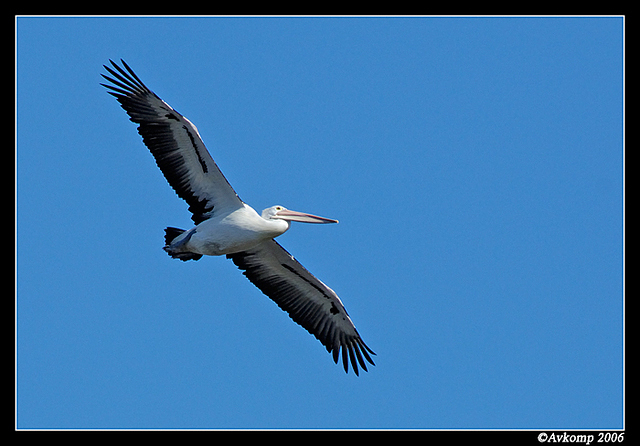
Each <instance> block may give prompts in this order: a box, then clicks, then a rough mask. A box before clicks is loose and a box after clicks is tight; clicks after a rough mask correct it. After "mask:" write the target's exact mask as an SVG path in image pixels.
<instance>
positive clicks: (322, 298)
mask: <svg viewBox="0 0 640 446" xmlns="http://www.w3.org/2000/svg"><path fill="white" fill-rule="evenodd" d="M227 258H229V259H231V260H233V263H235V264H236V266H238V267H239V268H240V269H241V270H243V271H244V273H243V274H244V275H245V276H246V277H247V278H248V279H249V280H250V281H251V282H252V283H253V284H254V285H255V286H257V287H258V288H259V289H260V291H262V292H263V293H264V294H266V295H267V296H269V297H270V298H271V299H272V300H273V301H274V302H275V303H276V304H277V305H278V306H279V307H280V308H281V309H283V310H284V311H286V312H287V313H288V314H289V316H290V317H291V319H293V320H294V321H295V322H297V323H298V324H300V325H301V326H302V327H304V328H305V329H306V330H307V331H308V332H309V333H311V334H312V335H314V336H315V337H316V338H317V339H318V340H319V341H320V342H321V343H322V344H323V345H324V346H325V347H326V349H327V351H328V352H329V353H332V355H333V360H334V362H335V363H336V364H337V363H338V359H339V357H340V350H342V364H343V366H344V370H345V372H347V373H348V371H349V363H351V366H352V368H353V371H354V372H355V374H356V375H358V374H359V373H358V364H359V365H360V367H362V369H363V370H365V371H367V364H366V363H367V362H369V363H370V364H372V365H375V364H374V362H373V360H372V359H371V356H369V353H371V354H372V355H375V353H374V352H373V351H372V350H371V349H370V348H369V347H368V346H367V345H366V344H365V343H364V341H363V340H362V338H361V337H360V334H359V333H358V331H357V330H356V327H355V326H354V325H353V322H352V321H351V319H350V318H349V315H348V314H347V311H346V310H345V308H344V306H343V305H342V302H341V301H340V298H338V296H337V295H336V293H335V292H334V291H333V290H332V289H331V288H329V287H327V286H326V285H325V284H324V283H322V282H321V281H320V280H318V279H317V278H316V277H315V276H313V275H312V274H311V273H310V272H309V271H307V270H306V269H305V268H304V267H303V266H302V265H301V264H300V263H299V262H298V261H297V260H295V259H294V258H293V256H291V254H289V253H288V252H287V251H286V250H285V249H284V248H283V247H282V246H280V245H279V244H278V243H277V242H276V241H275V240H268V241H266V242H263V243H261V244H260V245H258V246H257V247H255V248H253V249H250V250H248V251H243V252H239V253H236V254H229V255H227ZM365 360H366V361H365Z"/></svg>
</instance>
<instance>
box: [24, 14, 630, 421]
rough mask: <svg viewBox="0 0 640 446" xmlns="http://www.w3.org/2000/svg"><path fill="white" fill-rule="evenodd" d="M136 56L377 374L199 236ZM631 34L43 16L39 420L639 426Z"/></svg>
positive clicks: (37, 204)
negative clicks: (284, 218)
mask: <svg viewBox="0 0 640 446" xmlns="http://www.w3.org/2000/svg"><path fill="white" fill-rule="evenodd" d="M110 58H111V59H114V60H119V58H123V59H124V60H125V61H127V63H128V64H129V65H130V66H131V67H132V68H133V69H134V70H135V71H136V73H137V74H138V76H140V78H141V79H142V80H143V81H144V82H145V83H146V84H147V85H148V86H149V87H150V88H151V89H152V90H153V91H154V92H156V93H157V94H158V95H159V96H160V97H162V98H163V99H164V100H165V101H167V102H168V103H169V104H171V105H172V106H173V107H174V108H175V109H176V110H177V111H179V112H180V113H182V114H183V115H185V116H186V117H188V118H189V119H190V120H191V121H192V122H193V123H194V124H195V125H196V126H198V129H199V130H200V134H201V135H202V138H203V139H204V141H205V143H206V144H207V147H208V148H209V151H210V152H211V153H212V155H213V157H214V159H215V160H216V161H217V163H218V165H219V166H220V168H221V170H222V171H223V172H224V174H225V175H226V176H227V178H228V180H229V182H230V183H231V184H232V185H233V186H234V188H235V189H236V191H237V192H238V194H239V195H240V197H241V198H242V199H243V200H244V201H246V202H247V203H248V204H250V205H251V206H253V207H255V208H256V209H257V210H259V211H260V210H262V209H264V208H266V207H269V206H271V205H274V204H281V205H284V206H286V207H289V208H291V209H296V210H301V211H306V212H311V213H316V214H319V215H323V216H326V217H331V218H336V219H339V220H340V223H339V224H338V225H321V226H316V225H304V224H294V225H293V226H292V228H291V230H290V231H289V232H287V233H286V234H284V235H283V236H282V237H280V238H279V241H280V243H282V245H283V246H284V247H285V248H287V249H288V250H289V251H290V252H291V253H292V254H294V255H295V256H296V258H297V259H298V260H299V261H300V262H301V263H302V264H303V265H305V266H306V267H307V268H308V269H309V270H310V271H311V272H313V273H314V274H315V275H317V276H318V277H319V278H320V279H321V280H322V281H324V282H325V283H327V284H328V285H329V286H331V287H332V288H333V289H335V290H336V292H337V293H338V295H339V296H340V297H341V298H342V300H343V302H344V304H345V306H346V308H347V310H348V311H349V314H350V316H351V317H352V319H353V321H354V322H355V324H356V326H357V327H358V330H359V332H360V334H361V335H362V337H363V339H364V340H365V342H366V343H367V344H368V345H369V346H370V347H371V348H372V349H373V350H374V351H375V352H376V353H377V356H376V357H375V361H376V364H377V365H376V366H375V367H371V368H370V370H369V372H368V373H361V374H360V377H356V376H355V375H354V374H353V373H349V374H348V375H347V374H345V373H344V371H343V369H342V367H341V366H336V365H335V364H334V363H333V360H332V358H331V356H330V355H329V354H328V353H327V352H326V350H325V349H324V347H323V346H322V345H321V344H320V343H319V342H318V341H317V340H316V339H315V338H313V337H312V336H311V335H310V334H308V333H307V332H306V331H305V330H304V329H302V328H301V327H300V326H298V325H296V324H295V323H294V322H292V321H291V320H290V319H289V317H288V316H287V314H286V313H284V312H283V311H281V310H280V309H279V308H278V307H277V306H276V305H275V304H274V303H273V302H272V301H270V300H269V299H268V298H267V297H266V296H264V295H262V293H260V291H259V290H258V289H257V288H255V287H254V286H253V285H252V284H251V283H249V282H248V281H247V280H246V279H245V278H244V277H243V276H242V275H241V273H240V272H239V271H238V270H237V268H236V267H235V266H234V265H233V263H232V262H231V261H229V260H226V259H225V258H215V257H207V258H203V259H202V260H200V261H198V262H187V263H183V262H180V261H177V260H173V259H171V258H169V256H167V254H166V253H164V252H163V251H162V249H161V248H162V246H163V229H164V227H165V226H177V227H185V228H189V227H191V226H192V224H191V220H190V214H189V213H188V212H187V206H186V204H185V203H184V202H183V201H182V200H180V199H179V198H178V197H177V196H176V195H175V193H174V192H173V190H172V189H171V188H170V187H169V186H168V184H167V183H166V181H165V179H164V177H163V176H162V174H161V173H160V171H159V169H158V168H157V167H156V165H155V163H154V161H153V158H152V156H151V155H150V153H149V152H148V150H147V149H146V147H145V146H144V145H143V143H142V139H141V138H140V136H139V135H138V134H137V132H136V126H135V125H134V124H133V123H131V122H129V120H128V117H127V116H126V114H125V112H124V111H123V110H122V109H121V108H120V106H119V104H118V103H117V102H116V101H115V99H114V98H113V97H111V96H109V95H108V94H107V93H106V91H105V89H104V88H103V87H101V86H100V85H99V83H100V82H102V78H101V77H100V73H101V72H104V69H103V68H102V65H103V64H105V63H108V60H109V59H110ZM622 99H623V19H622V18H616V17H609V18H18V19H17V344H16V345H17V426H18V428H438V429H443V428H444V429H446V428H473V429H478V428H548V429H551V428H558V429H563V428H578V429H583V428H597V429H607V428H621V427H622V426H623V416H624V407H623V374H622V373H623V359H624V357H623V269H622V268H623V249H622V246H623V245H622V235H623V232H622V230H623V225H622V223H623V220H622V217H623V214H622V212H623V102H622Z"/></svg>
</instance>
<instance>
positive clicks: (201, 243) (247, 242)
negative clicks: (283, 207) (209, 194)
mask: <svg viewBox="0 0 640 446" xmlns="http://www.w3.org/2000/svg"><path fill="white" fill-rule="evenodd" d="M290 226H291V223H289V222H288V221H285V220H281V219H265V218H263V217H262V216H260V215H258V213H257V212H256V211H255V210H254V209H253V208H252V207H251V206H249V205H247V204H245V203H243V206H242V207H239V208H236V209H233V210H230V211H229V212H220V213H219V214H216V215H214V216H213V217H212V218H209V219H207V220H205V221H203V222H202V223H200V224H198V225H197V226H195V227H193V228H191V229H190V230H188V231H185V232H184V233H183V234H181V235H180V236H178V237H176V238H175V239H174V240H173V242H172V243H171V244H170V245H169V246H168V247H166V249H165V250H166V251H167V252H170V253H178V252H191V253H196V254H203V255H208V256H221V255H225V254H235V253H237V252H240V251H245V250H247V249H250V248H253V247H254V246H256V245H257V244H259V243H262V242H263V241H265V240H269V239H272V238H275V237H278V236H279V235H282V234H283V233H284V232H285V231H286V230H287V229H289V227H290ZM185 240H186V241H185Z"/></svg>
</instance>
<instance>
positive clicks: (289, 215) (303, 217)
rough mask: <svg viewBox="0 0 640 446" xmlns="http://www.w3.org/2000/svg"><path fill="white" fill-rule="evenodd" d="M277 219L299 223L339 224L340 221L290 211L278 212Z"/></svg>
mask: <svg viewBox="0 0 640 446" xmlns="http://www.w3.org/2000/svg"><path fill="white" fill-rule="evenodd" d="M275 217H276V218H281V219H282V220H289V221H299V222H302V223H338V220H333V219H331V218H325V217H319V216H317V215H313V214H305V213H304V212H297V211H290V210H289V209H283V210H281V211H278V212H276V215H275Z"/></svg>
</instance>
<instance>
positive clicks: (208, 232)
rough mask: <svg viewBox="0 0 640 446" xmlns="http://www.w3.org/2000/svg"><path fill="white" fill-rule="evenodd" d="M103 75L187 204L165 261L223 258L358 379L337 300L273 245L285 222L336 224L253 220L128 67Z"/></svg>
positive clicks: (292, 215)
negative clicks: (187, 214) (184, 224)
mask: <svg viewBox="0 0 640 446" xmlns="http://www.w3.org/2000/svg"><path fill="white" fill-rule="evenodd" d="M111 64H112V65H113V68H115V70H114V69H112V68H109V67H107V66H106V65H105V66H104V67H105V69H106V70H107V71H108V72H109V73H110V74H111V75H112V76H113V78H112V77H109V76H106V75H104V74H103V75H102V76H103V77H104V78H105V79H107V81H109V82H111V84H110V85H107V84H102V85H103V86H105V87H107V88H108V89H109V90H110V91H109V93H110V94H111V95H113V96H114V97H115V98H116V99H117V100H118V102H120V105H122V108H124V110H125V111H126V112H127V114H128V115H129V116H130V119H131V121H133V122H135V123H136V124H139V127H138V133H140V135H141V136H142V139H143V141H144V143H145V145H146V146H147V147H148V148H149V150H150V151H151V153H152V155H153V157H154V158H155V160H156V163H157V164H158V167H159V168H160V170H161V171H162V173H163V174H164V176H165V178H166V179H167V181H168V182H169V184H170V185H171V187H173V189H174V190H175V191H176V193H177V194H178V196H179V197H181V198H182V199H184V200H185V201H186V202H187V203H188V204H189V211H191V213H192V217H191V218H192V220H193V221H194V223H195V224H196V225H195V226H194V227H193V228H191V229H189V230H186V231H185V230H183V229H178V228H173V227H168V228H166V229H165V246H164V247H163V249H164V250H165V251H166V252H167V253H168V254H169V255H170V256H171V257H173V258H176V259H180V260H183V261H187V260H198V259H200V258H201V257H202V256H203V255H208V256H221V255H226V256H227V258H229V259H231V260H232V261H233V263H234V264H235V265H236V266H238V268H240V269H241V270H242V271H243V274H244V275H245V276H246V277H247V278H248V279H249V280H250V281H251V282H252V283H253V284H254V285H255V286H256V287H258V288H259V289H260V290H261V291H262V292H263V293H264V294H266V295H267V296H269V297H270V298H271V299H272V300H273V301H274V302H275V303H276V304H277V305H278V306H279V307H280V308H282V309H283V310H284V311H286V312H287V313H288V314H289V316H290V317H291V318H292V319H293V320H294V321H295V322H297V323H298V324H300V325H302V326H303V327H304V328H305V329H306V330H307V331H309V333H311V334H313V335H314V336H315V337H316V338H317V339H318V340H319V341H320V342H322V344H323V345H324V346H325V347H326V349H327V351H328V352H330V353H332V354H333V359H334V361H335V362H336V363H337V362H338V357H339V355H340V351H342V362H343V366H344V370H345V371H346V372H348V364H349V362H350V363H351V365H352V367H353V370H354V372H355V373H356V375H357V374H358V364H359V365H360V367H362V369H364V370H365V371H366V370H367V366H366V362H365V360H366V361H367V362H369V363H370V364H374V363H373V360H372V359H371V357H370V356H369V353H371V354H373V355H375V353H374V352H373V351H372V350H371V349H370V348H369V347H367V345H366V344H365V343H364V341H363V340H362V338H361V337H360V334H359V333H358V331H357V330H356V327H355V325H354V324H353V322H352V321H351V318H349V315H348V314H347V311H346V309H345V308H344V305H343V304H342V301H341V300H340V298H339V297H338V295H337V294H336V293H335V292H334V291H333V290H332V289H331V288H329V287H328V286H326V285H325V284H324V283H322V282H321V281H320V280H318V279H317V278H316V277H315V276H314V275H313V274H311V273H310V272H309V271H307V270H306V269H305V268H304V267H303V266H302V265H301V264H300V263H299V262H298V261H297V260H296V259H294V258H293V256H292V255H291V254H289V253H288V252H287V251H286V250H285V249H284V248H283V247H282V246H280V244H278V243H277V242H276V241H275V240H274V238H275V237H278V236H279V235H282V234H283V233H284V232H286V231H287V230H288V229H289V228H290V226H291V222H292V221H298V222H303V223H337V222H338V221H337V220H333V219H330V218H325V217H319V216H317V215H312V214H306V213H303V212H297V211H291V210H288V209H286V208H284V207H282V206H272V207H270V208H267V209H265V210H264V211H263V212H262V214H261V215H259V214H258V213H257V212H256V211H255V210H254V209H253V208H252V207H251V206H249V205H247V204H246V203H244V202H243V201H242V200H241V199H240V198H239V197H238V195H237V194H236V192H235V191H234V190H233V188H232V187H231V185H230V184H229V182H228V181H227V179H226V178H225V177H224V175H222V172H221V171H220V169H219V168H218V166H217V165H216V163H215V162H214V160H213V158H212V157H211V154H210V153H209V151H208V150H207V148H206V147H205V145H204V143H203V142H202V139H201V138H200V134H199V132H198V130H197V128H196V127H195V125H193V124H192V123H191V121H189V120H188V119H187V118H185V117H184V116H182V115H181V114H180V113H178V112H177V111H175V110H174V109H173V108H172V107H171V106H170V105H169V104H167V103H166V102H164V101H163V100H162V99H160V98H159V97H158V96H157V95H156V94H155V93H153V92H152V91H151V90H149V88H147V86H146V85H144V83H142V81H141V80H140V79H139V78H138V76H136V74H135V73H134V72H133V70H131V68H129V66H128V65H127V64H126V63H125V62H124V61H122V65H123V67H124V68H123V67H120V66H119V65H117V64H116V63H114V62H113V61H111Z"/></svg>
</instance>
